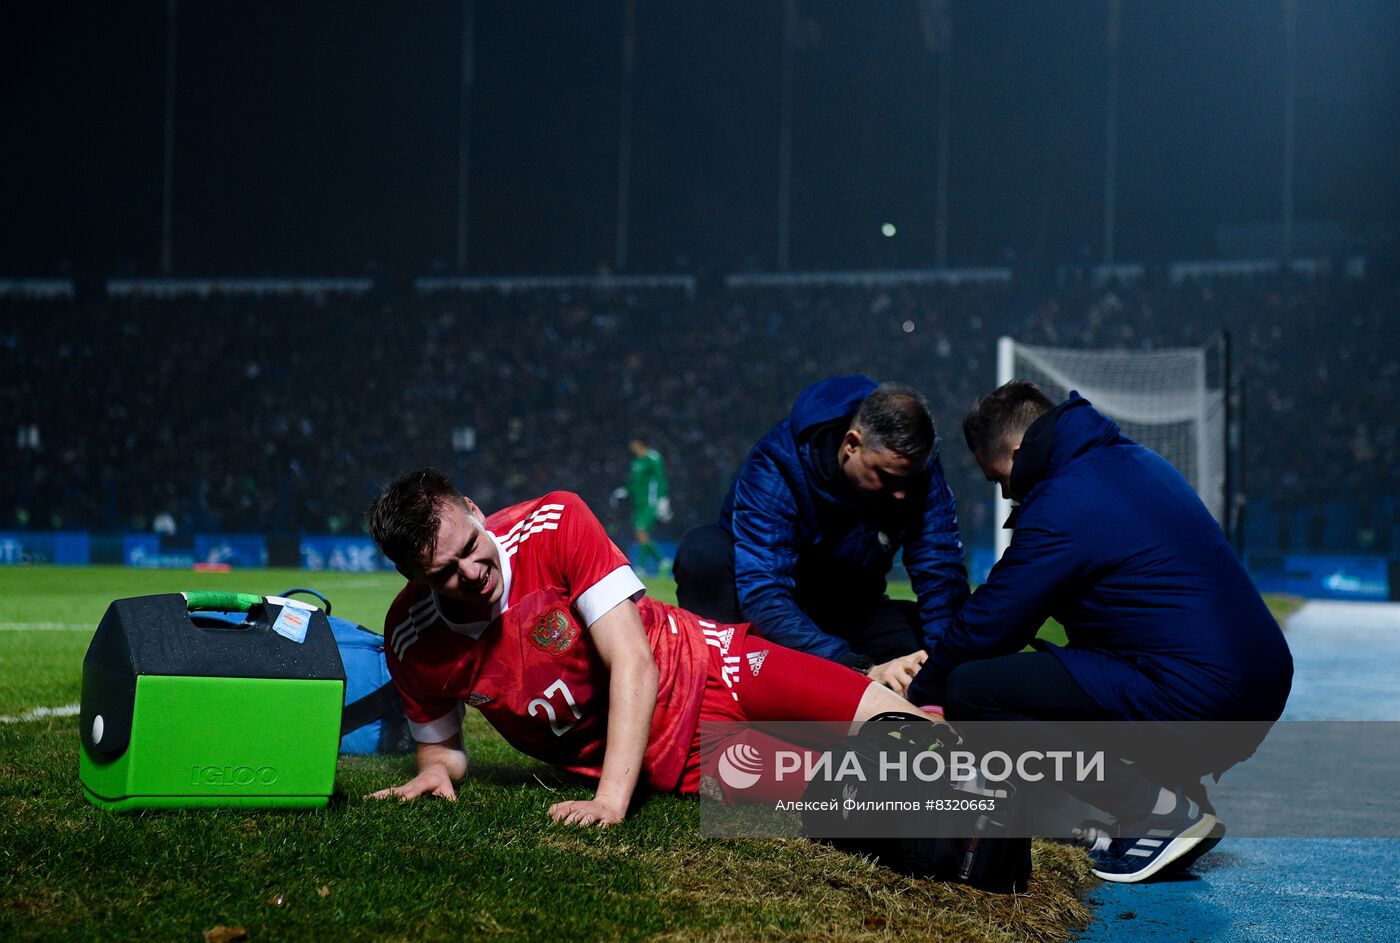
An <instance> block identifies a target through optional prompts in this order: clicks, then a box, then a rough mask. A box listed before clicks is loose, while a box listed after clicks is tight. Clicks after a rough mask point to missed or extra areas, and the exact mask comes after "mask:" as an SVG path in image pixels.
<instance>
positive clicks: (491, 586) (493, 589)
mask: <svg viewBox="0 0 1400 943" xmlns="http://www.w3.org/2000/svg"><path fill="white" fill-rule="evenodd" d="M419 570H420V573H421V577H422V579H423V581H424V582H426V583H427V584H428V585H429V586H431V587H433V589H435V590H437V592H438V594H439V595H442V596H446V597H448V598H449V599H456V600H460V601H461V602H464V603H468V604H476V605H484V606H490V605H494V604H495V603H496V602H498V601H500V598H501V592H502V589H503V588H504V581H503V579H502V576H501V556H500V553H499V552H498V551H497V549H496V542H495V541H494V540H492V539H491V537H490V535H488V534H487V533H486V527H485V525H484V524H483V522H482V519H481V512H480V511H478V510H477V507H476V505H475V504H472V503H471V502H470V501H469V502H467V505H466V507H463V506H462V505H461V504H459V503H457V502H456V501H445V502H443V505H442V511H441V520H440V522H439V523H438V531H437V545H436V546H435V547H434V548H433V552H432V556H431V557H427V558H425V559H424V560H422V561H421V562H420V564H419Z"/></svg>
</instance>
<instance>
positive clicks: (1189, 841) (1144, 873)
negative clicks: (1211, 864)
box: [1094, 812, 1219, 884]
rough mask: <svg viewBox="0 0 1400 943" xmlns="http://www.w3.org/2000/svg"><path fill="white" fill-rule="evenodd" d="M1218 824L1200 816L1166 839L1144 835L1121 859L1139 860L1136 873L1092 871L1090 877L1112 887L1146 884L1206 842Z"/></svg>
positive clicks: (1210, 818)
mask: <svg viewBox="0 0 1400 943" xmlns="http://www.w3.org/2000/svg"><path fill="white" fill-rule="evenodd" d="M1218 824H1219V823H1218V820H1217V819H1216V818H1215V816H1213V815H1211V814H1210V813H1209V812H1206V813H1203V814H1202V815H1201V818H1200V820H1199V821H1197V822H1193V823H1191V825H1190V826H1189V827H1187V828H1185V829H1183V830H1182V831H1180V832H1178V833H1176V834H1175V835H1174V836H1172V837H1170V838H1168V837H1167V836H1166V835H1151V834H1149V835H1145V836H1143V837H1142V838H1139V839H1138V840H1137V841H1136V842H1135V843H1134V844H1133V846H1132V847H1130V848H1129V849H1128V850H1127V851H1126V852H1124V855H1123V857H1124V859H1128V858H1141V859H1142V861H1143V865H1142V867H1141V868H1140V869H1139V870H1136V871H1121V872H1120V871H1100V870H1099V869H1098V868H1095V869H1094V875H1095V876H1096V877H1098V878H1101V879H1103V880H1105V881H1113V882H1114V883H1116V884H1136V883H1137V882H1139V881H1146V880H1147V879H1148V878H1150V877H1152V876H1153V875H1155V874H1157V873H1159V872H1160V871H1161V870H1162V869H1163V868H1166V867H1167V866H1169V865H1171V864H1172V863H1173V862H1175V861H1178V860H1180V859H1181V858H1183V857H1185V856H1186V855H1188V854H1190V853H1191V851H1192V850H1194V849H1195V848H1196V846H1197V845H1199V844H1201V843H1202V842H1204V841H1208V840H1209V839H1210V838H1211V833H1212V832H1213V831H1214V830H1215V828H1216V825H1218ZM1217 841H1218V839H1217ZM1198 857H1199V856H1198Z"/></svg>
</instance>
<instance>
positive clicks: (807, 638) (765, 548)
mask: <svg viewBox="0 0 1400 943" xmlns="http://www.w3.org/2000/svg"><path fill="white" fill-rule="evenodd" d="M875 387H876V383H875V381H874V380H872V379H870V378H869V377H865V376H845V377H833V378H831V379H829V380H823V381H821V382H819V383H815V384H813V385H812V386H809V387H808V388H807V389H805V390H803V391H802V392H801V393H800V394H799V395H798V397H797V400H796V401H795V402H794V403H793V406H792V413H791V415H790V416H789V417H788V418H787V419H784V420H783V421H782V422H780V423H778V424H777V425H776V426H774V427H773V429H772V430H770V431H769V432H768V434H767V435H765V436H764V437H763V438H762V439H760V440H759V441H758V444H757V445H755V446H754V448H753V451H751V452H750V453H749V457H748V459H747V460H746V461H745V462H744V465H743V467H742V468H741V469H740V471H739V475H738V477H737V478H736V479H735V481H734V485H733V486H732V487H731V488H730V491H729V496H728V497H727V498H726V499H725V502H724V507H723V508H722V509H721V512H720V524H721V526H723V527H724V528H725V529H727V530H728V531H729V532H730V533H731V534H733V536H734V573H735V584H736V589H737V590H738V595H739V605H740V608H741V609H742V610H743V613H744V618H745V619H748V620H749V621H751V622H752V623H753V624H754V626H755V627H756V628H757V629H758V631H759V632H760V633H761V634H762V635H763V637H764V638H767V639H769V640H771V641H774V642H777V643H778V644H780V645H785V646H787V647H789V648H794V649H797V650H798V651H804V652H810V653H812V654H814V655H819V656H821V657H822V658H828V659H832V660H840V659H841V658H842V657H843V656H847V655H849V654H850V653H851V646H850V645H849V644H848V643H847V642H846V641H845V640H844V639H842V638H840V637H838V635H837V634H833V633H840V634H843V635H844V634H846V633H845V632H843V631H842V625H843V617H844V616H846V615H848V614H852V615H853V614H857V613H859V611H860V609H861V608H862V607H864V606H868V605H870V604H871V603H873V602H875V601H878V600H879V599H881V598H882V597H883V596H884V594H885V579H886V577H887V575H888V574H889V571H890V567H891V566H892V565H893V562H894V558H895V554H896V553H897V552H899V551H900V550H901V549H902V550H903V551H904V567H905V569H906V570H908V572H909V578H910V580H911V582H912V584H913V588H914V592H915V593H916V594H917V595H918V599H919V611H920V616H921V618H922V621H923V634H924V639H925V643H926V644H927V645H931V644H932V643H933V642H934V641H936V640H937V639H938V638H939V637H940V636H941V635H942V634H943V631H944V629H945V628H946V627H947V625H948V623H949V621H950V620H951V619H952V617H953V614H954V613H955V612H956V611H957V610H958V608H959V607H960V606H961V605H962V602H963V600H964V599H966V598H967V592H968V586H967V570H966V569H965V568H964V566H963V546H962V541H961V540H960V539H959V537H958V520H957V512H956V509H955V508H954V505H953V494H952V491H951V490H949V488H948V484H947V482H946V481H945V480H944V478H943V467H942V464H941V463H940V462H939V460H938V452H937V450H935V451H934V453H933V454H932V455H931V456H930V458H929V461H928V463H927V464H926V465H925V466H924V468H923V469H922V470H921V472H920V473H919V475H918V476H917V478H916V479H915V481H914V482H913V483H912V486H911V488H910V493H909V495H908V496H907V497H906V498H905V499H904V500H903V501H900V502H888V503H887V505H886V506H885V508H884V509H883V510H882V511H881V512H880V513H876V512H874V511H873V510H872V509H871V508H870V507H868V506H861V505H859V504H857V503H856V501H855V500H854V497H853V495H852V494H851V493H850V491H849V489H846V488H844V487H842V486H841V484H840V482H838V483H837V484H836V486H832V485H829V484H824V483H823V476H822V475H821V474H819V473H818V470H817V462H818V461H821V460H823V459H828V458H830V456H825V455H822V456H817V455H814V454H813V442H814V439H818V438H820V437H819V436H817V434H816V433H817V431H818V430H820V429H822V428H824V427H825V428H827V429H830V424H832V423H833V422H836V421H838V420H839V421H841V422H844V423H846V424H849V422H850V419H851V418H852V417H853V416H854V415H855V413H856V410H857V409H858V408H859V406H860V404H861V401H862V400H864V399H865V398H866V397H867V396H869V395H870V393H871V392H872V391H873V390H874V389H875ZM842 429H843V430H844V426H843V427H842ZM822 442H823V443H824V444H823V446H822V447H823V448H825V447H826V445H827V444H829V440H827V439H824V438H823V439H822Z"/></svg>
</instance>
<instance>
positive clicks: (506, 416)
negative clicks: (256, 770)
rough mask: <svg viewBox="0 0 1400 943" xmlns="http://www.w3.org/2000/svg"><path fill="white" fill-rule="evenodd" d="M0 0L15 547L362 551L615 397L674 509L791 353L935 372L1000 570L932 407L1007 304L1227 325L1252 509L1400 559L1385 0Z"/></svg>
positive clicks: (585, 434)
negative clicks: (77, 4) (79, 6)
mask: <svg viewBox="0 0 1400 943" xmlns="http://www.w3.org/2000/svg"><path fill="white" fill-rule="evenodd" d="M4 17H5V20H6V28H5V29H4V30H3V31H2V36H3V38H0V43H3V55H0V63H3V64H2V65H0V69H2V70H3V72H0V75H3V76H4V80H3V82H0V95H3V96H4V108H5V113H6V115H7V125H8V127H7V142H8V143H7V147H6V148H5V152H4V154H3V156H0V161H3V165H4V168H5V170H4V174H3V180H4V184H3V186H4V187H5V189H6V200H5V205H6V217H7V225H6V226H4V227H3V230H0V273H3V274H4V275H5V276H8V277H7V278H6V279H5V280H4V281H3V282H0V310H3V311H4V318H3V324H4V327H3V328H0V341H3V343H0V368H3V373H4V376H5V377H6V382H5V384H3V388H4V390H5V392H4V394H3V401H4V410H3V411H4V413H5V415H7V416H8V417H10V422H9V425H11V427H12V429H13V433H12V434H6V435H4V436H2V437H0V465H2V466H3V472H4V473H3V475H0V531H3V532H4V533H3V546H4V550H3V552H0V558H4V559H6V560H30V561H42V560H45V559H48V560H59V559H67V560H82V559H88V560H92V561H96V562H102V561H107V562H120V561H126V562H138V563H147V564H149V563H151V562H161V561H162V560H163V561H164V562H168V563H185V562H188V560H189V559H190V558H191V557H194V558H207V557H210V556H211V555H213V557H216V558H218V559H224V560H228V561H232V562H235V563H238V564H243V563H247V562H250V561H251V562H255V563H256V562H261V561H263V560H268V559H270V560H271V561H272V562H274V563H275V562H290V563H293V564H295V563H296V562H297V561H298V559H300V560H301V561H302V562H311V563H313V564H314V563H315V561H316V560H318V559H321V558H323V557H326V556H327V554H328V553H329V554H331V555H334V551H332V550H326V546H333V547H341V548H350V549H349V551H347V552H351V551H353V552H351V555H352V556H353V555H354V554H356V553H358V554H360V555H361V556H363V555H364V554H365V553H367V551H366V550H365V549H364V547H363V543H362V542H361V543H359V544H355V543H349V544H346V543H339V544H333V545H325V546H321V549H319V550H317V549H316V548H314V547H313V548H312V550H311V551H308V550H307V547H306V546H305V545H304V543H303V542H301V537H302V535H327V534H333V535H340V536H342V537H344V536H345V535H354V534H356V533H358V532H359V531H360V522H359V515H360V512H361V510H362V508H363V506H364V504H365V503H366V501H367V499H368V497H369V495H370V494H371V493H372V491H373V488H374V486H375V484H376V483H377V482H381V481H383V480H384V479H385V478H386V477H388V476H389V475H391V474H393V473H394V472H396V471H399V470H402V469H404V468H406V467H409V466H414V465H417V464H419V463H423V462H434V463H437V464H440V465H443V466H445V467H447V468H449V469H450V470H452V471H453V473H454V474H457V475H459V476H460V477H461V478H462V483H463V485H464V487H465V488H467V489H468V490H469V491H471V492H472V493H474V494H476V495H477V496H478V498H479V500H481V501H482V502H483V503H484V504H486V505H487V506H497V505H500V504H502V503H505V502H508V501H512V500H516V499H519V498H523V497H526V496H528V495H531V494H534V493H536V492H538V491H539V490H541V489H543V488H546V487H553V486H561V485H562V486H567V487H571V488H574V489H577V490H579V491H580V492H582V493H583V494H584V496H585V498H587V499H588V500H590V502H592V503H593V504H594V505H595V506H597V507H599V508H600V510H601V509H603V508H604V507H605V505H604V498H605V496H606V494H607V493H608V492H609V491H610V490H611V489H612V488H613V487H615V486H616V485H617V484H619V483H620V482H621V481H622V480H624V478H625V474H626V461H627V454H626V450H625V442H626V440H627V438H628V437H629V436H632V435H640V436H643V437H645V438H646V439H648V441H650V442H652V443H653V444H655V445H656V446H658V447H659V448H660V449H661V451H662V452H663V454H664V455H665V456H666V458H667V460H668V463H669V467H670V470H671V475H672V478H673V483H674V486H675V490H676V495H675V497H676V500H675V502H674V503H675V505H676V509H677V514H678V519H677V521H676V523H675V524H674V525H673V527H672V528H671V532H670V533H669V534H663V536H667V537H670V538H671V539H674V538H675V537H677V536H679V533H680V532H681V531H682V530H683V528H684V527H685V526H688V525H691V524H695V523H700V522H704V521H707V520H709V519H710V518H711V517H712V515H713V514H714V511H715V508H716V507H717V505H718V501H719V498H720V497H721V496H722V494H723V491H724V489H725V487H726V486H727V484H728V481H729V479H730V478H731V476H732V475H733V473H734V471H735V469H736V468H737V466H738V463H739V462H740V461H741V460H742V458H743V455H744V453H745V450H746V448H747V446H748V445H749V444H750V443H751V442H752V441H753V439H754V438H755V437H756V436H757V435H758V434H759V433H761V432H762V430H763V429H765V428H766V427H767V426H768V425H769V424H771V422H773V421H774V420H775V419H777V418H778V417H780V416H781V415H782V414H783V413H784V412H785V410H786V407H787V404H788V403H789V402H790V400H791V397H792V395H793V394H794V393H795V392H796V391H797V390H798V389H800V388H801V386H802V385H804V384H805V383H807V382H810V381H812V380H814V379H817V378H819V377H821V376H825V375H829V374H833V373H838V372H847V371H862V372H867V373H870V374H873V375H875V376H877V377H880V378H890V379H899V380H903V381H906V382H910V383H913V384H915V385H917V386H919V387H920V388H922V389H924V390H925V391H927V393H928V395H929V397H930V399H931V401H932V403H933V406H934V411H935V418H936V420H937V421H938V423H939V426H940V429H941V430H942V432H943V455H944V461H945V463H946V464H947V465H948V466H949V469H950V474H951V476H952V483H953V486H954V489H955V492H956V494H957V497H958V499H959V505H960V516H961V518H962V521H963V525H964V535H965V538H966V540H967V544H968V547H969V550H970V552H971V553H972V554H974V555H975V556H976V560H975V563H976V565H975V566H974V571H980V570H983V569H985V565H986V562H987V557H986V556H985V553H986V552H987V550H988V548H990V546H991V535H992V531H993V530H994V527H993V524H994V522H993V521H992V519H991V518H992V516H993V512H992V511H991V508H990V495H989V492H988V489H987V488H986V487H985V485H984V483H983V482H982V481H981V478H980V476H979V475H978V474H977V472H976V469H975V468H974V467H973V466H972V464H971V462H970V461H969V460H968V458H967V456H966V455H965V454H964V451H965V450H964V449H963V447H962V445H961V442H960V440H959V436H958V434H957V424H958V421H959V418H960V416H961V414H962V412H963V410H964V409H965V408H966V405H967V402H968V401H969V400H970V398H971V397H972V396H973V395H975V394H976V393H978V392H981V391H984V390H985V389H986V388H988V387H990V386H991V385H993V383H994V381H995V372H994V352H993V350H994V348H993V345H994V343H995V338H996V337H998V336H1000V335H1003V334H1005V335H1009V336H1012V337H1015V338H1016V339H1017V340H1019V341H1022V342H1025V343H1031V344H1046V345H1057V346H1068V347H1087V348H1123V349H1147V348H1157V347H1164V346H1198V345H1202V344H1205V343H1207V342H1209V341H1210V340H1211V339H1212V338H1213V337H1214V336H1215V335H1216V334H1217V333H1218V332H1219V331H1220V330H1222V329H1228V330H1230V331H1232V332H1233V337H1234V341H1235V354H1234V366H1235V375H1236V376H1237V378H1239V380H1241V381H1242V392H1241V394H1240V398H1239V402H1238V407H1239V409H1238V418H1241V419H1242V420H1243V425H1242V429H1243V436H1242V441H1241V442H1239V443H1238V445H1239V446H1240V448H1241V449H1242V451H1241V453H1240V461H1239V465H1238V468H1239V469H1240V470H1242V471H1243V474H1244V480H1243V482H1242V486H1241V497H1242V498H1243V504H1242V516H1241V525H1242V526H1241V528H1240V533H1239V534H1238V535H1237V536H1238V538H1239V545H1240V547H1241V550H1242V551H1243V552H1245V553H1247V554H1248V555H1250V557H1251V559H1252V560H1254V561H1255V564H1256V565H1255V568H1256V570H1257V571H1258V572H1259V573H1260V574H1261V578H1263V579H1265V580H1272V581H1273V582H1272V584H1271V585H1272V588H1280V589H1287V588H1299V587H1301V586H1304V585H1306V586H1309V587H1312V588H1313V589H1315V590H1316V591H1317V592H1322V593H1326V592H1330V591H1333V590H1336V591H1338V592H1340V593H1342V594H1344V595H1345V594H1348V593H1350V594H1353V595H1355V594H1358V593H1359V594H1360V595H1362V596H1369V597H1370V598H1383V597H1385V596H1387V595H1391V594H1392V587H1391V586H1390V583H1391V582H1392V581H1391V579H1390V572H1389V571H1388V569H1387V567H1386V564H1385V563H1384V560H1385V559H1386V558H1388V557H1390V556H1392V555H1393V554H1394V553H1395V552H1396V551H1395V548H1396V546H1397V542H1398V541H1400V513H1398V512H1400V507H1398V506H1397V500H1396V495H1395V492H1396V490H1397V489H1396V488H1395V484H1396V471H1395V468H1396V458H1397V455H1396V449H1397V446H1396V438H1397V436H1396V419H1395V410H1394V409H1393V405H1394V404H1395V403H1396V402H1397V401H1400V397H1397V392H1400V390H1398V389H1397V386H1400V359H1397V358H1398V357H1400V354H1397V350H1400V343H1397V342H1396V341H1397V340H1400V336H1398V335H1400V326H1397V318H1396V314H1397V307H1400V299H1398V297H1397V277H1396V271H1397V266H1396V256H1397V246H1398V245H1400V240H1397V231H1398V230H1400V227H1398V226H1397V222H1396V221H1397V219H1400V193H1397V190H1400V188H1398V187H1397V185H1396V179H1397V175H1396V173H1395V170H1396V168H1397V167H1400V118H1397V115H1400V78H1398V77H1397V70H1396V69H1395V68H1394V66H1393V63H1394V61H1395V60H1396V55H1397V53H1400V13H1397V11H1396V8H1395V7H1394V6H1393V5H1390V4H1385V3H1381V2H1353V3H1346V4H1324V3H1315V2H1295V0H1288V2H1284V0H1245V2H1240V3H1232V4H1229V5H1219V4H1206V3H1172V4H1148V3H1135V2H1127V3H1122V2H1119V0H1108V2H1097V0H1096V2H1084V3H1074V4H1036V3H1023V4H1015V3H1008V4H991V5H989V4H971V3H968V4H960V3H942V2H937V0H928V2H897V3H896V2H891V3H882V4H875V5H869V6H865V7H862V10H861V12H860V14H859V15H854V14H853V11H852V8H851V7H849V6H848V5H843V4H839V3H817V2H791V3H780V2H774V3H765V4H752V3H712V4H698V5H697V4H688V5H684V4H683V5H661V4H647V3H641V4H638V3H635V2H633V0H628V2H615V3H600V4H580V5H550V4H489V3H473V2H463V3H440V4H431V5H429V4H424V5H417V6H414V7H411V8H407V9H400V8H398V7H396V6H389V5H378V4H365V3H360V4H348V5H345V4H337V5H317V4H295V5H292V6H277V5H261V6H258V5H253V6H249V5H233V4H226V5H207V4H183V5H179V4H177V3H174V2H167V3H159V2H145V3H137V4H128V5H123V6H120V7H103V8H97V9H85V10H83V11H82V12H81V14H80V15H79V14H77V13H76V12H75V11H74V10H72V9H69V8H66V7H63V6H56V5H51V4H38V3H16V4H9V5H7V8H6V11H5V13H4ZM523 276H535V277H558V276H569V277H570V278H568V279H566V280H565V281H563V282H560V281H545V282H530V281H524V282H521V281H516V280H512V279H516V278H519V277H523ZM618 276H621V277H622V278H621V280H619V278H618ZM653 276H666V277H665V278H662V279H659V280H657V279H655V278H653ZM769 276H773V277H769ZM168 279H175V281H169V280H168ZM228 279H239V280H241V281H236V282H229V281H227V280H228ZM501 279H504V281H502V280H501ZM180 280H184V281H180ZM308 280H309V281H308ZM164 515H169V519H168V520H167V519H165V518H164V517H163V516H164ZM158 520H159V521H160V523H161V525H162V526H161V530H162V531H164V532H165V534H164V537H163V538H162V539H161V540H159V541H157V542H155V543H152V542H151V540H150V538H149V537H148V538H147V539H145V540H141V541H133V539H131V535H135V534H138V533H146V534H148V535H149V533H150V531H151V529H152V527H153V525H154V524H155V523H156V522H157V521H158ZM608 523H609V525H610V526H611V527H612V528H614V530H615V533H616V534H617V536H618V537H619V539H620V540H622V539H625V534H626V526H625V520H624V518H623V516H622V513H621V512H613V516H612V517H611V518H610V519H609V521H608ZM171 525H173V530H174V533H173V535H172V534H170V533H169V532H170V530H171ZM75 531H76V532H86V533H89V534H90V535H91V537H90V538H89V543H88V544H87V545H86V549H83V548H82V547H78V546H77V545H76V544H73V543H72V541H67V542H65V541H66V538H58V539H55V538H50V537H46V536H43V535H45V534H48V533H52V532H75ZM230 533H233V534H250V533H251V534H262V535H264V538H265V539H264V542H263V543H262V544H258V543H256V541H254V542H252V543H249V542H248V541H247V540H244V541H243V542H242V543H240V542H238V541H229V540H226V539H215V538H214V537H212V536H211V535H225V534H230ZM124 535H125V536H124ZM201 538H202V539H201ZM357 547H358V549H355V548H357ZM268 554H270V556H268ZM318 554H319V556H318ZM1295 554H1312V555H1316V554H1347V555H1350V556H1351V557H1352V559H1349V560H1344V561H1343V560H1334V559H1331V558H1328V559H1323V560H1321V562H1319V561H1318V560H1317V559H1304V558H1295V557H1293V556H1292V555H1295ZM343 556H344V554H343V553H342V554H341V557H343ZM337 559H340V557H337ZM356 559H358V558H356ZM360 562H363V561H360ZM1271 574H1272V575H1271ZM1290 579H1293V580H1294V581H1295V582H1297V581H1298V580H1302V582H1301V583H1298V585H1297V586H1294V585H1292V584H1289V583H1288V580H1290ZM1329 580H1330V581H1331V583H1330V584H1329V583H1328V581H1329ZM1329 586H1330V589H1329ZM1358 587H1359V588H1358Z"/></svg>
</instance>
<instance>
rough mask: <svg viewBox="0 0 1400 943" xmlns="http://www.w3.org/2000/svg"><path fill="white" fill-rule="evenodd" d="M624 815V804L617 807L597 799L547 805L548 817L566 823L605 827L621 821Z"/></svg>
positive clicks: (625, 812) (572, 800) (574, 800)
mask: <svg viewBox="0 0 1400 943" xmlns="http://www.w3.org/2000/svg"><path fill="white" fill-rule="evenodd" d="M626 815H627V808H626V806H623V807H622V808H618V807H617V806H615V805H613V804H611V803H608V802H603V801H601V800H599V799H571V800H569V801H568V802H556V803H554V805H552V806H550V807H549V817H550V818H551V819H553V820H554V821H556V822H563V823H564V824H566V825H598V826H601V827H603V828H606V827H607V826H609V825H616V824H617V823H618V822H621V821H622V819H623V817H624V816H626Z"/></svg>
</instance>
